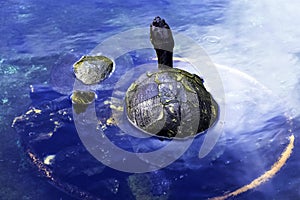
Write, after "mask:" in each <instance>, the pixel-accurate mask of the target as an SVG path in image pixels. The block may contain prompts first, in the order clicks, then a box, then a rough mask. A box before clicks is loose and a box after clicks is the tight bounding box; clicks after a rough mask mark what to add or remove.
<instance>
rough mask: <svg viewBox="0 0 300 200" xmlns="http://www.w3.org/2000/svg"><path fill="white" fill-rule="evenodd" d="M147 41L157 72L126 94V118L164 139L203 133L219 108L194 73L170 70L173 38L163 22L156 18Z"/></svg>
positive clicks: (201, 80)
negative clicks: (155, 59)
mask: <svg viewBox="0 0 300 200" xmlns="http://www.w3.org/2000/svg"><path fill="white" fill-rule="evenodd" d="M150 40H151V43H152V45H153V47H154V49H155V51H156V55H157V60H158V70H157V71H154V72H151V73H150V72H148V73H146V75H145V74H144V75H142V76H141V77H139V78H138V80H136V81H135V82H134V83H132V84H131V86H130V87H129V88H128V90H127V93H126V111H127V116H128V118H129V120H130V122H132V123H133V124H134V125H135V126H136V127H138V128H140V129H142V130H144V131H145V132H147V133H149V134H152V135H155V136H159V137H163V138H185V137H189V136H194V135H197V133H203V132H204V131H205V130H207V129H208V128H209V127H211V126H212V125H213V124H214V122H215V121H216V119H217V116H218V105H217V103H216V101H215V100H214V99H213V97H212V95H211V94H210V93H209V92H208V91H207V90H206V88H205V86H204V84H203V83H204V81H203V79H202V78H200V77H199V76H198V75H196V74H191V73H189V72H187V71H185V70H182V69H177V68H173V48H174V39H173V36H172V31H171V29H170V27H169V25H168V24H167V23H166V21H165V20H164V19H162V18H160V17H159V16H158V17H155V18H154V20H153V22H152V23H151V25H150Z"/></svg>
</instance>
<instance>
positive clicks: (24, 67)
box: [0, 0, 300, 200]
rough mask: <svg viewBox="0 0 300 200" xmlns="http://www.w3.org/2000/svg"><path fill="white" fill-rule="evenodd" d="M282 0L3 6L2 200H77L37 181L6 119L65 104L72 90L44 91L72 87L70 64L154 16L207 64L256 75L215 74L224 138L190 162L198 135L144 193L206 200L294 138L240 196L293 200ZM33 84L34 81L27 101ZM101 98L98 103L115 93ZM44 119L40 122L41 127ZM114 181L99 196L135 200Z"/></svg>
mask: <svg viewBox="0 0 300 200" xmlns="http://www.w3.org/2000/svg"><path fill="white" fill-rule="evenodd" d="M281 3H282V6H280V5H281V4H280V3H276V4H275V3H274V2H272V1H270V0H264V1H261V2H259V3H258V2H256V3H253V2H248V1H242V2H241V1H230V2H229V1H202V2H201V3H199V2H197V1H192V0H191V1H188V2H183V1H182V2H179V1H176V2H171V1H158V2H143V1H142V2H141V1H140V2H135V1H129V2H117V1H105V2H100V1H96V0H92V1H78V2H74V1H67V0H64V1H60V2H59V3H58V2H57V3H54V2H49V1H48V2H46V1H41V0H36V1H31V0H30V1H10V0H7V1H1V2H0V16H1V17H0V20H1V26H0V35H1V37H0V42H1V46H0V66H1V68H0V74H1V80H0V83H1V89H2V92H1V94H0V100H1V101H0V103H1V104H0V105H1V110H0V119H1V120H0V121H1V131H0V134H1V138H2V140H1V145H0V168H1V169H0V171H1V176H0V183H1V187H0V188H1V190H0V198H1V199H73V198H72V197H69V196H68V195H66V194H65V193H63V192H60V191H59V190H57V189H55V188H54V187H53V186H52V185H51V184H49V183H48V182H47V179H45V178H44V177H39V176H41V175H40V173H38V171H37V170H36V168H35V166H32V165H30V163H29V162H28V159H27V156H26V155H25V154H24V153H23V151H22V147H20V146H22V145H21V144H20V142H19V138H20V136H19V135H18V134H17V133H16V132H15V130H14V129H12V128H11V123H12V121H13V119H14V117H16V116H19V115H21V114H23V113H25V112H26V111H27V110H28V108H29V106H30V105H32V104H34V105H35V106H44V105H45V104H40V102H42V100H46V104H47V103H49V102H50V103H51V102H52V103H53V100H55V99H57V97H62V98H61V99H60V100H64V99H66V101H67V99H68V95H69V93H68V91H66V92H65V93H64V94H62V95H57V94H56V93H55V92H54V93H51V92H53V90H51V89H50V90H48V88H49V86H56V87H60V86H62V85H63V83H65V84H66V85H67V86H69V85H72V81H69V80H70V79H71V78H72V76H70V75H69V72H70V68H69V67H68V66H69V65H71V64H72V63H73V62H74V61H76V59H78V57H80V56H81V55H84V54H87V53H89V52H90V51H91V50H92V49H94V48H95V47H96V46H97V45H98V44H99V43H101V42H102V41H103V40H104V39H107V38H109V37H111V36H113V35H114V34H117V33H120V32H122V31H126V30H130V29H132V28H143V27H148V25H149V23H150V22H151V20H152V19H153V17H155V16H157V15H160V16H162V17H164V18H166V20H167V22H168V23H169V24H170V26H171V27H172V29H173V30H174V31H177V32H180V33H184V34H185V35H187V36H190V37H191V38H193V39H194V40H195V42H197V43H198V44H199V45H201V46H202V47H203V48H204V50H205V51H206V52H207V54H208V55H209V57H210V58H211V59H212V61H213V62H215V63H219V64H222V65H226V66H228V68H229V69H233V70H237V71H238V72H245V73H246V74H248V75H249V76H251V77H255V79H254V80H252V79H251V80H249V79H247V77H246V78H245V76H243V74H242V75H241V74H240V73H237V72H236V71H234V72H230V71H229V70H228V68H225V69H224V68H218V71H219V73H220V76H221V78H222V81H223V83H224V90H225V93H226V105H227V106H226V111H227V116H226V118H225V120H224V121H225V124H226V126H225V132H224V133H223V134H222V135H221V137H220V139H219V141H218V143H217V145H216V146H215V148H214V149H213V151H212V152H211V153H210V154H209V155H208V156H207V157H205V158H204V159H202V160H197V159H195V157H196V156H197V154H198V149H199V148H198V147H199V145H198V144H197V141H199V142H202V139H203V138H201V137H199V140H197V141H196V144H195V145H194V148H191V149H190V151H188V152H187V153H186V154H185V155H184V156H183V157H182V158H181V160H179V161H178V162H177V163H174V164H173V165H171V166H169V168H167V169H165V170H161V171H158V172H155V173H152V174H150V175H149V176H150V179H151V181H152V184H153V185H155V184H158V183H160V186H157V187H155V186H152V188H150V193H152V194H153V195H156V196H159V195H161V194H163V193H164V192H166V193H167V194H168V198H169V199H182V198H186V199H207V198H210V197H214V196H220V195H222V194H224V193H225V192H230V191H233V190H235V189H237V188H239V187H241V186H243V185H245V184H248V183H249V182H251V181H252V180H253V179H255V178H256V177H258V176H260V175H261V174H263V173H264V172H265V171H266V170H268V169H270V168H271V166H272V164H273V163H274V162H276V160H277V158H278V157H279V156H280V154H281V152H282V151H283V150H284V148H285V147H286V145H287V144H288V136H290V135H291V134H294V135H295V136H296V139H295V148H294V150H293V153H292V154H291V157H290V158H289V159H288V161H287V163H286V164H285V165H284V167H283V168H282V169H281V170H280V171H279V172H278V173H277V174H276V175H275V176H274V177H273V178H272V179H270V180H269V181H268V182H266V183H264V184H262V185H260V186H258V187H257V188H255V189H253V190H250V191H248V192H246V193H243V194H241V195H239V196H237V197H236V199H292V200H293V199H299V198H300V191H299V189H298V188H299V184H300V176H299V174H300V173H299V162H298V157H299V153H298V152H299V141H298V139H299V137H298V136H297V134H298V132H299V119H298V118H299V114H300V110H299V108H298V106H297V105H298V103H299V86H298V83H299V78H298V77H299V74H300V73H299V70H298V69H297V66H298V64H299V52H300V48H299V46H298V44H299V35H300V30H297V27H299V26H297V23H299V22H297V19H298V18H299V12H298V10H297V8H299V5H298V7H297V4H299V3H298V2H297V1H293V0H290V1H288V2H286V1H282V2H281ZM254 13H255V14H254ZM298 25H299V24H298ZM175 51H176V50H175ZM152 53H153V52H152ZM149 55H150V56H153V55H152V54H151V52H150V53H145V54H143V53H141V54H140V55H139V56H137V57H133V58H132V59H133V60H135V59H136V60H139V58H140V60H142V61H144V62H146V61H149V60H151V59H149V58H148V57H147V56H149ZM124 59H126V58H124ZM61 63H64V64H61ZM60 65H61V66H64V68H59V66H60ZM60 70H61V71H60ZM59 72H61V73H59ZM116 72H117V71H116ZM59 74H60V75H62V76H65V80H66V82H63V80H62V81H61V82H59V81H58V80H61V79H57V78H53V77H57V76H58V75H59ZM204 78H205V79H206V78H207V79H209V77H204ZM68 81H69V82H68ZM255 81H256V82H255ZM258 83H259V84H258ZM30 85H40V86H37V88H39V90H38V91H37V92H36V93H32V94H31V99H30V96H29V94H30V87H29V86H30ZM41 85H44V87H45V88H46V89H44V90H43V87H42V86H41ZM238 86H240V87H238ZM211 87H212V86H211ZM262 88H263V91H262ZM106 92H107V93H104V94H103V98H106V94H107V96H109V95H110V94H111V93H110V92H109V90H107V91H106ZM49 100H50V101H49ZM55 105H59V106H62V108H70V104H68V103H66V104H65V103H63V102H61V101H59V102H56V104H55ZM288 118H290V120H289V121H287V119H288ZM46 120H48V118H46V117H45V120H41V119H40V118H38V119H37V121H38V123H44V122H45V121H46ZM59 120H61V121H63V119H61V118H59ZM37 126H38V125H37ZM70 126H72V124H70ZM71 129H72V128H70V129H68V130H69V131H70V130H71ZM288 130H290V132H289V131H288ZM39 131H40V132H42V131H41V130H39ZM39 131H36V132H39ZM60 132H64V131H63V130H60ZM75 139H76V138H75ZM75 139H74V140H75ZM77 139H78V138H77ZM59 144H60V145H62V144H61V143H59ZM146 144H147V143H146ZM146 144H145V146H147V145H146ZM48 145H49V143H48ZM49 148H50V147H49ZM145 148H146V147H145ZM195 155H196V156H195ZM66 168H67V167H66ZM107 173H108V175H105V174H104V175H103V177H101V178H103V179H104V180H105V177H106V176H108V177H109V176H110V175H109V174H113V173H116V174H117V175H116V176H117V178H116V177H114V178H115V179H116V180H118V181H119V182H118V183H119V184H120V185H123V186H124V185H126V182H124V180H123V179H125V178H124V177H122V176H124V175H123V174H121V175H118V173H117V172H111V171H109V170H108V172H107ZM118 176H119V177H118ZM112 177H113V176H112ZM137 177H138V176H137ZM115 179H111V177H109V180H108V181H106V182H105V183H101V184H100V185H101V187H103V188H105V191H111V193H109V192H107V194H106V193H103V194H101V193H97V195H98V197H100V198H102V197H107V198H111V197H112V196H113V197H114V198H116V199H124V198H122V195H129V196H130V195H131V196H130V197H131V198H133V199H134V198H135V197H134V195H133V194H129V193H128V191H127V190H126V189H120V190H119V192H116V193H115V192H114V191H112V190H113V189H114V188H117V186H116V183H115V182H114V180H115ZM122 180H123V182H122ZM66 181H68V180H66ZM162 183H165V184H162ZM161 185H162V186H161ZM81 187H84V188H85V187H86V186H81ZM153 187H154V188H155V189H153ZM127 189H128V188H127ZM128 190H129V189H128ZM148 192H149V191H148ZM102 195H103V196H102ZM140 198H141V197H140ZM137 199H138V198H137Z"/></svg>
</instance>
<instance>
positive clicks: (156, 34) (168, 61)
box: [150, 16, 174, 68]
mask: <svg viewBox="0 0 300 200" xmlns="http://www.w3.org/2000/svg"><path fill="white" fill-rule="evenodd" d="M150 40H151V43H152V45H153V47H154V49H155V51H156V54H157V58H158V66H159V68H161V67H163V66H168V67H173V59H172V57H173V48H174V39H173V35H172V31H171V29H170V26H169V25H168V24H167V23H166V21H165V20H164V19H162V18H160V17H158V16H157V17H155V18H154V19H153V22H152V23H151V24H150Z"/></svg>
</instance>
